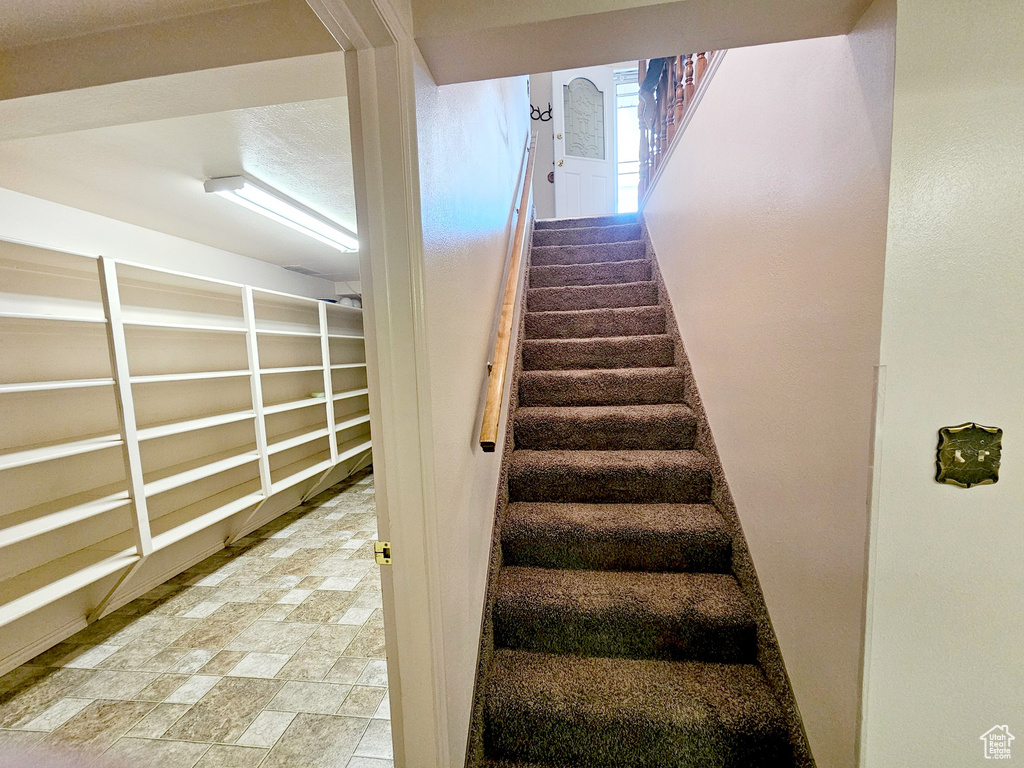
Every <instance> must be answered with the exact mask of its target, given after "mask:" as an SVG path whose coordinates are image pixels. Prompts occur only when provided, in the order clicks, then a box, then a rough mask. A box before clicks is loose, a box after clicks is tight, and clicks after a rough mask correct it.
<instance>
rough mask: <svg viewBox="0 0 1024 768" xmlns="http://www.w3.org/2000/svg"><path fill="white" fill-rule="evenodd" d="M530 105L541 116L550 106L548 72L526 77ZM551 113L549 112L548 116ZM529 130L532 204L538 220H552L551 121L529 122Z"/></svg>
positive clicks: (553, 210) (553, 151)
mask: <svg viewBox="0 0 1024 768" xmlns="http://www.w3.org/2000/svg"><path fill="white" fill-rule="evenodd" d="M530 104H531V106H534V107H537V108H539V109H540V111H541V113H543V114H544V116H545V117H547V115H548V107H549V106H550V105H551V73H550V72H545V73H543V74H540V75H530ZM552 114H553V113H552ZM530 123H531V125H532V127H531V130H532V131H533V132H535V133H536V134H537V159H536V161H535V164H534V171H533V205H534V208H535V209H536V210H537V218H538V219H553V218H554V217H555V185H554V184H552V183H551V182H550V181H548V174H549V173H551V172H552V171H554V170H555V133H554V125H555V121H554V119H553V118H552V119H551V120H532V119H531V120H530Z"/></svg>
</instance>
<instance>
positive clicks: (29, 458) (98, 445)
mask: <svg viewBox="0 0 1024 768" xmlns="http://www.w3.org/2000/svg"><path fill="white" fill-rule="evenodd" d="M121 442H122V441H121V436H120V435H98V436H95V437H87V438H85V439H84V440H69V441H65V442H54V443H47V444H46V445H38V446H35V447H29V448H23V449H21V450H20V451H9V452H7V453H0V470H4V469H14V468H16V467H27V466H29V465H30V464H41V463H43V462H45V461H53V460H55V459H63V458H66V457H68V456H78V455H79V454H82V453H91V452H93V451H102V450H103V449H105V448H115V447H117V446H119V445H121Z"/></svg>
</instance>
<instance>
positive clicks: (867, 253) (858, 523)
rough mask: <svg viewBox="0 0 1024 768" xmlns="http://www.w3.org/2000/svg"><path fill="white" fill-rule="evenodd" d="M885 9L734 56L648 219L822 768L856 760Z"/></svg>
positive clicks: (884, 145)
mask: <svg viewBox="0 0 1024 768" xmlns="http://www.w3.org/2000/svg"><path fill="white" fill-rule="evenodd" d="M894 15H895V2H894V0H878V2H876V3H875V5H874V6H873V7H872V9H871V10H870V11H869V12H868V14H867V16H865V18H864V19H863V20H862V21H861V23H860V24H859V26H858V27H857V28H856V30H855V31H854V33H853V34H851V35H849V36H843V37H832V38H823V39H817V40H809V41H802V42H792V43H782V44H778V45H771V46H763V47H759V48H748V49H738V50H733V51H730V52H729V53H728V55H727V56H726V57H725V59H724V60H723V62H722V64H721V67H720V68H719V70H718V72H717V74H716V75H715V79H714V80H713V81H712V82H711V84H710V87H709V89H708V91H707V93H706V95H705V97H704V99H703V101H702V102H701V103H700V104H699V106H698V108H697V111H696V113H695V115H694V118H693V121H692V122H691V123H690V125H689V127H688V128H687V130H686V133H685V134H683V136H682V139H681V143H680V144H679V145H678V146H677V147H676V148H675V152H674V154H673V155H672V156H671V158H670V160H669V164H668V165H667V166H666V167H665V173H664V175H663V176H662V177H661V179H660V181H659V183H658V186H657V187H656V189H655V190H654V192H653V194H652V196H651V198H650V200H649V202H648V204H647V207H646V218H647V223H648V226H649V229H650V233H651V237H652V239H653V242H654V246H655V249H656V251H657V255H658V261H659V264H660V266H661V269H662V272H663V274H664V276H665V280H666V283H667V285H668V288H669V293H670V295H671V298H672V301H673V304H674V307H675V312H676V316H677V319H678V322H679V327H680V331H681V333H682V336H683V341H684V343H685V344H686V350H687V353H688V355H689V357H690V361H691V363H692V365H693V369H694V373H695V376H696V379H697V385H698V387H699V389H700V392H701V395H702V397H703V399H704V403H705V405H706V407H707V411H708V415H709V418H710V422H711V428H712V432H713V434H714V437H715V440H716V442H717V445H718V449H719V451H720V453H721V457H722V462H723V465H724V467H725V472H726V476H727V478H728V481H729V485H730V488H731V490H732V493H733V495H734V497H735V500H736V504H737V507H738V511H739V515H740V519H741V521H742V524H743V527H744V530H745V533H746V536H747V539H748V542H749V545H750V550H751V554H752V556H753V560H754V564H755V566H756V567H757V571H758V575H759V577H760V580H761V585H762V587H763V589H764V593H765V598H766V601H767V604H768V609H769V612H770V614H771V618H772V621H773V623H774V626H775V629H776V632H777V634H778V638H779V642H780V645H781V648H782V653H783V657H784V658H785V661H786V665H787V668H788V671H789V674H790V677H791V680H792V683H793V688H794V692H795V694H796V698H797V702H798V704H799V706H800V709H801V712H802V714H803V718H804V724H805V727H806V729H807V734H808V737H809V739H810V744H811V749H812V750H813V752H814V756H815V758H816V760H817V763H818V765H819V766H820V768H848V767H849V766H852V765H854V762H855V744H856V733H857V717H858V708H859V684H860V669H859V665H860V659H861V642H862V636H863V635H862V625H863V622H862V615H863V589H864V579H865V548H866V537H867V526H868V520H867V496H868V486H869V468H868V462H869V457H870V433H871V420H872V405H873V396H874V388H873V380H874V366H875V365H876V363H877V360H878V341H879V324H880V314H881V291H882V275H883V262H884V255H885V220H886V204H887V203H886V201H887V192H888V179H889V132H890V129H891V97H892V80H891V78H892V60H893V40H894V23H895V18H894Z"/></svg>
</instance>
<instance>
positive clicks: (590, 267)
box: [530, 259, 651, 288]
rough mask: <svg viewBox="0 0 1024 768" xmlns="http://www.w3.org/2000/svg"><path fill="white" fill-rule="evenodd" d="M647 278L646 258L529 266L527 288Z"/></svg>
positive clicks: (648, 274) (636, 280)
mask: <svg viewBox="0 0 1024 768" xmlns="http://www.w3.org/2000/svg"><path fill="white" fill-rule="evenodd" d="M650 279H651V262H650V261H649V260H648V259H635V260H633V261H604V262H598V263H597V264H555V265H551V266H546V267H544V266H542V267H538V266H533V267H530V286H531V287H533V288H555V287H560V286H563V285H613V284H615V283H642V282H646V281H648V280H650Z"/></svg>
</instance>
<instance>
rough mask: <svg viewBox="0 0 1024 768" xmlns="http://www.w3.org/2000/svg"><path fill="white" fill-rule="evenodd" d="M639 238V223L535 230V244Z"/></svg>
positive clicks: (619, 241)
mask: <svg viewBox="0 0 1024 768" xmlns="http://www.w3.org/2000/svg"><path fill="white" fill-rule="evenodd" d="M639 239H640V225H639V224H620V225H618V226H613V227H581V228H578V229H536V230H534V232H533V244H534V245H588V244H590V243H621V242H623V241H624V240H639Z"/></svg>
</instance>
